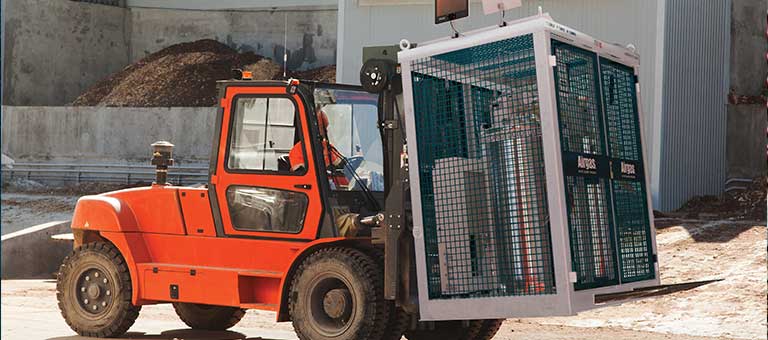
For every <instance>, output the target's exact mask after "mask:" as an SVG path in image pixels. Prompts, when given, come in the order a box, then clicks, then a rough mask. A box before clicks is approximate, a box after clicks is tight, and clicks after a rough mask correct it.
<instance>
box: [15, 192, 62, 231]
mask: <svg viewBox="0 0 768 340" xmlns="http://www.w3.org/2000/svg"><path fill="white" fill-rule="evenodd" d="M75 203H77V197H75V196H60V195H46V194H27V193H6V192H4V193H3V194H2V201H1V202H0V209H2V224H0V230H1V232H2V235H5V234H8V233H12V232H15V231H19V230H21V229H24V228H27V227H31V226H35V225H38V224H42V223H46V222H51V221H69V220H71V219H72V211H74V209H75Z"/></svg>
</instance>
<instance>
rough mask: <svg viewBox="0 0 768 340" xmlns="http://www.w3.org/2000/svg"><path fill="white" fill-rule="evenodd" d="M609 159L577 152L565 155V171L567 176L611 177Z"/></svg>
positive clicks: (565, 153)
mask: <svg viewBox="0 0 768 340" xmlns="http://www.w3.org/2000/svg"><path fill="white" fill-rule="evenodd" d="M609 163H610V162H609V161H608V158H607V157H604V156H599V155H590V154H584V153H576V152H564V153H563V169H565V175H566V176H598V177H606V176H609V175H610V171H611V167H610V164H609Z"/></svg>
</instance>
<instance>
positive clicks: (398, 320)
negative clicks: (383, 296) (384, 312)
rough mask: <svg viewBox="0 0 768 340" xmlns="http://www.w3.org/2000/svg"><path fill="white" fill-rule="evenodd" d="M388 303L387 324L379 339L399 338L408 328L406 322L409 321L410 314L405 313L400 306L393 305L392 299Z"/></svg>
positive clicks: (395, 339)
mask: <svg viewBox="0 0 768 340" xmlns="http://www.w3.org/2000/svg"><path fill="white" fill-rule="evenodd" d="M387 302H389V303H390V314H389V325H387V328H386V329H385V330H384V335H382V337H381V340H400V338H402V337H403V334H404V333H405V330H406V329H408V324H409V323H410V322H411V315H410V314H408V313H406V312H405V311H404V310H403V309H402V308H400V307H397V306H395V304H394V303H393V302H392V301H387Z"/></svg>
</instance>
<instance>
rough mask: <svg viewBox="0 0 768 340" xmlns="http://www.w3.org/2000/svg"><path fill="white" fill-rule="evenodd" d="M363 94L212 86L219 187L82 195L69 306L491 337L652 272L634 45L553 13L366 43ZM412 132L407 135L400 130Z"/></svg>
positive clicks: (416, 338)
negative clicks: (261, 315) (513, 323)
mask: <svg viewBox="0 0 768 340" xmlns="http://www.w3.org/2000/svg"><path fill="white" fill-rule="evenodd" d="M364 56H365V58H364V61H365V63H364V65H363V68H362V69H361V72H360V80H361V84H362V87H359V86H346V85H331V84H321V83H314V82H300V81H298V80H293V79H291V80H288V81H252V80H248V79H247V78H248V74H247V72H240V73H238V74H237V75H236V77H235V79H236V80H228V81H221V82H219V110H218V114H217V118H216V126H215V129H214V137H213V147H212V150H211V162H210V174H209V181H208V183H207V184H205V185H203V186H196V187H183V186H175V185H172V184H169V183H167V172H168V168H169V167H171V166H172V165H173V156H172V147H173V145H172V144H170V143H168V142H158V143H155V144H153V145H152V164H154V165H156V166H157V176H156V181H155V183H153V184H152V185H151V186H149V187H143V188H134V189H126V190H120V191H115V192H110V193H105V194H101V195H95V196H85V197H82V198H81V199H80V200H79V201H78V203H77V206H76V208H75V212H74V217H73V220H72V230H73V234H74V240H75V241H74V246H75V249H74V252H73V253H72V254H71V255H70V256H69V257H67V258H66V259H65V261H64V263H63V264H62V266H61V269H60V272H59V275H58V284H57V297H58V301H59V308H60V309H61V312H62V315H63V316H64V319H65V320H66V322H67V323H68V324H69V326H70V327H71V328H72V329H73V330H75V331H76V332H77V333H79V334H81V335H84V336H94V337H115V336H119V335H121V334H123V333H124V332H126V331H127V330H128V329H129V328H130V327H131V325H132V324H133V323H134V321H135V320H136V318H137V316H138V314H139V311H140V309H141V306H143V305H149V304H158V303H172V304H173V307H174V309H175V311H176V313H177V314H178V315H179V317H180V318H181V320H183V321H184V322H185V323H186V324H187V325H188V326H189V327H191V328H193V329H206V330H224V329H227V328H230V327H232V326H234V325H235V324H237V322H238V321H239V320H240V319H241V318H242V317H243V316H244V313H245V310H246V309H260V310H267V311H274V312H276V314H277V321H278V322H282V321H292V322H293V326H294V329H295V331H296V334H297V335H298V337H299V338H300V339H302V340H310V339H312V340H320V339H338V340H342V339H347V340H359V339H368V340H395V339H400V338H401V337H402V336H403V335H405V336H406V337H407V338H408V339H409V340H427V339H441V340H475V339H490V338H492V337H493V336H494V335H495V334H496V332H497V331H498V330H499V327H500V326H501V323H502V320H504V319H505V318H509V317H534V316H554V315H573V314H575V313H578V312H579V311H583V310H588V309H591V308H597V307H599V306H605V305H608V304H609V303H610V302H614V301H620V300H624V299H627V298H635V297H641V296H650V295H656V294H658V293H659V292H660V291H664V290H667V291H668V290H669V289H673V288H674V287H670V286H658V284H659V276H658V268H659V267H658V261H657V252H656V242H655V229H654V227H653V220H652V215H651V211H652V209H651V205H650V195H648V192H647V190H646V188H647V183H648V178H647V171H645V164H644V162H643V159H644V151H643V148H642V130H641V125H640V122H641V121H642V120H641V118H640V117H641V116H640V106H639V104H638V100H637V98H638V93H637V91H638V89H639V86H638V80H637V76H636V75H637V74H638V71H637V70H638V68H637V67H638V65H639V59H638V57H637V55H636V54H635V53H634V52H633V51H631V50H628V49H625V48H623V47H619V46H616V45H613V44H608V43H603V42H600V41H599V40H596V39H594V38H591V37H589V36H587V35H585V34H582V33H580V32H577V31H575V30H573V29H570V28H567V27H564V26H561V25H559V24H557V23H555V22H554V21H552V20H551V18H549V17H548V16H546V15H539V16H536V17H532V18H527V19H523V20H520V21H517V22H514V23H509V24H508V25H507V24H506V23H505V25H502V26H501V27H491V28H488V29H483V30H479V31H477V32H467V33H465V34H462V35H461V36H459V37H454V38H452V39H451V38H448V39H443V40H439V41H436V42H433V43H428V44H424V46H419V47H414V46H413V45H412V44H410V43H408V42H403V43H402V44H401V45H400V46H399V47H398V46H391V47H380V48H370V49H367V50H366V51H365V52H364ZM406 141H407V142H406Z"/></svg>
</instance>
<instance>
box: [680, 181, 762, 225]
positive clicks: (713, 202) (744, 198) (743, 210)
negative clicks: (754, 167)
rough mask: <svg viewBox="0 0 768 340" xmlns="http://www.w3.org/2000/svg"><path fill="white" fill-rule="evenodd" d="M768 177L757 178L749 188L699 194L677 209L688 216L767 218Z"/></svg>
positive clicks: (744, 218)
mask: <svg viewBox="0 0 768 340" xmlns="http://www.w3.org/2000/svg"><path fill="white" fill-rule="evenodd" d="M767 188H768V177H766V176H763V177H758V178H755V179H754V180H753V181H752V183H751V184H750V185H749V187H748V188H747V190H743V191H732V192H727V193H724V194H722V195H720V196H719V197H718V196H697V197H694V198H692V199H690V200H689V201H688V202H686V203H685V204H683V206H682V207H681V208H680V209H678V210H677V211H676V213H678V214H680V215H683V216H684V217H686V218H717V219H734V220H748V221H765V220H766V189H767Z"/></svg>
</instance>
